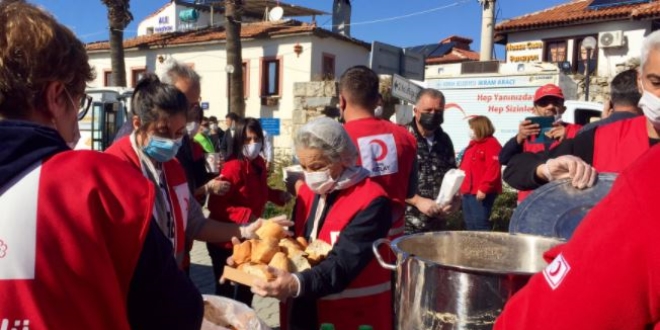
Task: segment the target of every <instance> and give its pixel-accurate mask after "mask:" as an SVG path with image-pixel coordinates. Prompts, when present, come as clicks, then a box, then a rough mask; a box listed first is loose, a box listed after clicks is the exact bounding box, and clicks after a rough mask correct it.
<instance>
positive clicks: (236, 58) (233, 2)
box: [225, 0, 245, 117]
mask: <svg viewBox="0 0 660 330" xmlns="http://www.w3.org/2000/svg"><path fill="white" fill-rule="evenodd" d="M242 11H243V0H225V31H226V35H227V47H226V49H227V66H228V67H229V66H230V65H231V67H233V70H228V71H227V72H229V71H231V72H229V77H230V79H229V81H228V83H229V88H228V90H229V91H230V94H229V105H230V109H231V111H232V112H235V113H236V114H238V115H239V116H241V117H244V116H245V99H244V97H243V95H244V90H243V56H242V47H241V13H242Z"/></svg>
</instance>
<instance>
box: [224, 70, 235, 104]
mask: <svg viewBox="0 0 660 330" xmlns="http://www.w3.org/2000/svg"><path fill="white" fill-rule="evenodd" d="M225 72H227V114H229V113H230V112H231V74H232V73H234V66H233V65H231V64H227V66H226V67H225Z"/></svg>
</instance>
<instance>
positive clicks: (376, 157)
mask: <svg viewBox="0 0 660 330" xmlns="http://www.w3.org/2000/svg"><path fill="white" fill-rule="evenodd" d="M357 142H358V148H359V149H360V159H361V161H362V167H364V168H365V169H367V170H368V171H369V173H370V175H369V176H371V177H375V176H381V175H387V174H393V173H397V172H398V171H399V162H398V153H397V150H396V142H395V141H394V136H393V135H392V134H380V135H372V136H365V137H361V138H359V139H358V140H357Z"/></svg>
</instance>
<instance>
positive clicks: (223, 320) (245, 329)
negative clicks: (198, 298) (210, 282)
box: [201, 294, 271, 330]
mask: <svg viewBox="0 0 660 330" xmlns="http://www.w3.org/2000/svg"><path fill="white" fill-rule="evenodd" d="M202 297H203V298H204V321H202V329H201V330H232V329H237V330H271V329H270V328H269V327H268V326H267V325H266V324H265V323H264V322H262V321H261V320H260V319H259V317H258V316H257V313H256V312H255V311H254V310H253V309H252V308H250V307H248V306H247V305H246V304H244V303H241V302H238V301H236V300H232V299H229V298H225V297H220V296H214V295H206V294H205V295H202Z"/></svg>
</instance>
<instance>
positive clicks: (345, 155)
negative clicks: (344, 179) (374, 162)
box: [294, 117, 357, 167]
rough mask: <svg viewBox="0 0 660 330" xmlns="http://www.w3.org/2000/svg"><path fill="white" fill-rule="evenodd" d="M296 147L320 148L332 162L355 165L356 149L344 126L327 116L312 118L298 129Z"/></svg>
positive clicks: (349, 165) (348, 165) (346, 165)
mask: <svg viewBox="0 0 660 330" xmlns="http://www.w3.org/2000/svg"><path fill="white" fill-rule="evenodd" d="M294 143H295V146H296V149H307V148H312V149H320V150H322V151H323V154H324V155H325V156H326V157H327V158H328V159H330V160H331V161H332V162H333V163H336V162H340V163H342V165H344V166H345V167H351V166H354V165H355V162H356V160H357V149H356V148H355V145H354V144H353V141H351V138H350V137H349V136H348V133H346V130H344V127H343V126H342V125H341V124H340V123H338V122H337V121H336V120H334V119H331V118H328V117H320V118H317V119H314V120H312V121H310V122H308V123H307V124H305V125H304V126H303V127H301V128H300V129H299V130H298V134H296V138H295V140H294Z"/></svg>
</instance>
